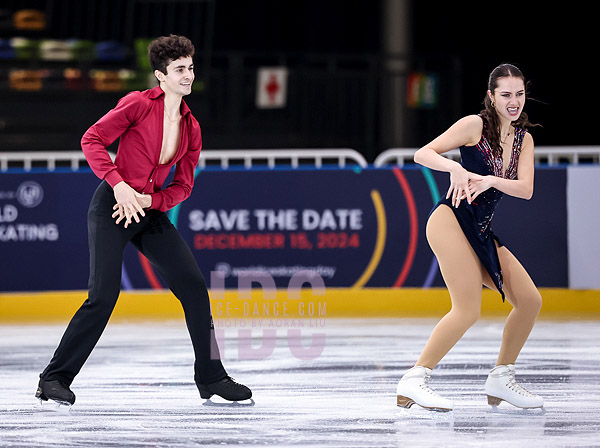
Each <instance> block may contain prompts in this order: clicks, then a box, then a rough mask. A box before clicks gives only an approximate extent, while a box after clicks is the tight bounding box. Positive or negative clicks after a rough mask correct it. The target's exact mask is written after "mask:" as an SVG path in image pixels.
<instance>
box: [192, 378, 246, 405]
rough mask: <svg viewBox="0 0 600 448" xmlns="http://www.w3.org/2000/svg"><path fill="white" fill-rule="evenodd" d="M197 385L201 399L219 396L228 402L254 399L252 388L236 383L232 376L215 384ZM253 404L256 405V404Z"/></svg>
mask: <svg viewBox="0 0 600 448" xmlns="http://www.w3.org/2000/svg"><path fill="white" fill-rule="evenodd" d="M196 385H197V386H198V390H199V391H200V397H202V398H204V399H206V400H208V399H210V398H211V397H212V396H213V395H218V396H219V397H221V398H224V399H225V400H228V401H243V400H249V399H250V398H251V397H252V391H251V390H250V388H248V387H246V386H244V385H243V384H239V383H236V382H235V381H234V380H233V378H231V377H230V376H226V377H225V378H223V379H222V380H219V381H216V382H214V383H210V384H196ZM251 404H254V402H252V403H251Z"/></svg>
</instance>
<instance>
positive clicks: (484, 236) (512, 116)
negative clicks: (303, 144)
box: [397, 64, 544, 411]
mask: <svg viewBox="0 0 600 448" xmlns="http://www.w3.org/2000/svg"><path fill="white" fill-rule="evenodd" d="M524 105H525V79H524V77H523V74H522V73H521V71H520V70H519V69H518V68H517V67H515V66H513V65H510V64H502V65H500V66H498V67H496V68H495V69H494V70H493V71H492V73H491V74H490V77H489V81H488V91H487V93H486V96H485V100H484V106H485V108H484V110H482V111H481V113H480V114H479V115H469V116H467V117H464V118H462V119H460V120H459V121H457V122H456V123H455V124H454V125H452V126H451V127H450V128H449V129H448V130H447V131H445V132H444V133H443V134H442V135H440V136H439V137H437V138H436V139H435V140H433V141H432V142H431V143H429V144H427V145H426V146H424V147H423V148H421V149H419V150H418V151H417V152H416V153H415V157H414V158H415V162H417V163H419V164H421V165H424V166H426V167H428V168H431V169H434V170H438V171H446V172H448V173H450V188H449V189H448V192H447V194H446V197H444V198H442V199H441V200H440V201H439V203H438V204H437V205H436V206H435V207H434V209H433V211H432V212H431V214H430V217H429V220H428V222H427V228H426V234H427V240H428V242H429V245H430V246H431V249H432V250H433V252H434V253H435V255H436V257H437V260H438V263H439V266H440V270H441V273H442V276H443V278H444V281H445V283H446V286H447V288H448V291H449V293H450V298H451V301H452V308H451V310H450V311H449V312H448V314H446V315H445V316H444V317H443V318H442V319H441V320H440V322H439V323H438V324H437V326H436V327H435V328H434V330H433V332H432V333H431V336H430V338H429V341H428V342H427V344H426V346H425V348H424V350H423V352H422V353H421V356H420V357H419V359H418V360H417V362H416V364H415V367H413V368H412V369H410V370H409V371H408V372H407V373H406V374H405V375H404V376H403V377H402V379H401V380H400V381H399V383H398V387H397V403H398V405H399V406H403V407H410V406H411V405H412V404H413V403H417V404H419V405H420V406H423V407H425V408H428V409H434V410H445V411H447V410H452V409H453V407H454V406H453V403H452V402H451V401H450V400H448V399H446V398H444V397H441V396H440V395H438V394H437V393H436V392H434V391H433V390H431V389H430V388H429V385H428V382H429V378H430V374H431V371H432V369H433V368H434V367H435V366H436V365H437V364H438V363H439V362H440V361H441V359H442V358H443V357H444V356H445V355H446V353H448V351H449V350H450V349H451V348H452V347H453V346H454V345H455V344H456V343H457V342H458V341H459V339H460V338H461V337H462V336H463V334H464V333H465V332H466V331H467V330H468V329H469V328H470V327H471V326H472V325H473V324H474V323H475V322H476V321H477V319H478V318H479V315H480V311H481V295H482V285H485V286H487V287H489V288H491V289H493V290H495V291H498V292H499V293H500V294H501V296H502V300H505V299H506V300H507V301H508V302H509V303H510V304H511V305H512V306H513V309H512V311H511V312H510V314H509V316H508V319H507V321H506V324H505V327H504V333H503V337H502V345H501V348H500V353H499V355H498V360H497V363H496V367H494V368H493V369H492V370H491V372H490V374H489V376H488V379H487V381H486V383H485V392H486V394H487V396H488V403H489V404H491V405H494V406H495V405H498V404H499V403H500V402H501V401H502V400H504V401H506V402H508V403H511V404H513V405H514V406H517V407H521V408H536V407H542V406H543V404H544V402H543V399H542V398H541V397H539V396H537V395H535V394H532V393H530V392H528V391H527V390H525V389H524V388H523V387H522V386H520V385H519V384H518V383H516V381H515V368H514V364H515V362H516V360H517V356H518V355H519V352H520V351H521V348H522V347H523V345H524V344H525V341H526V340H527V337H528V336H529V333H530V332H531V329H532V328H533V325H534V323H535V321H536V318H537V316H538V314H539V311H540V308H541V305H542V299H541V296H540V293H539V292H538V290H537V288H536V286H535V285H534V283H533V281H532V280H531V278H530V277H529V275H528V274H527V271H526V270H525V269H524V268H523V266H522V265H521V263H519V261H518V260H517V259H516V258H515V256H514V255H513V254H512V253H511V252H510V251H509V250H508V249H507V248H506V247H505V246H503V245H502V243H501V242H500V240H499V239H498V238H497V237H496V236H495V235H494V233H493V232H492V230H491V227H490V222H491V220H492V216H493V214H494V210H495V208H496V205H497V204H498V201H499V200H500V199H501V198H502V196H503V195H504V194H508V195H510V196H514V197H518V198H522V199H530V198H531V196H532V195H533V176H534V159H533V138H532V137H531V135H530V134H529V133H528V132H527V131H526V129H527V127H528V126H532V125H531V123H530V122H529V120H528V118H527V115H526V114H525V113H524V112H523V106H524ZM453 148H460V152H461V159H462V160H461V163H460V164H459V163H457V162H455V161H452V160H450V159H447V158H445V157H443V156H442V155H441V154H443V153H445V152H447V151H449V150H451V149H453Z"/></svg>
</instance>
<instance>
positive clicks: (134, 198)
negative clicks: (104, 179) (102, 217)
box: [112, 182, 152, 228]
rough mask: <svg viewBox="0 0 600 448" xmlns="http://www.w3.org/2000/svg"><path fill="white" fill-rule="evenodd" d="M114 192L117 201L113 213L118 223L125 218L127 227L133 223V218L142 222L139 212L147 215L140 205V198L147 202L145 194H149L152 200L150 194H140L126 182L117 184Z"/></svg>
mask: <svg viewBox="0 0 600 448" xmlns="http://www.w3.org/2000/svg"><path fill="white" fill-rule="evenodd" d="M113 192H114V195H115V200H116V201H117V203H116V204H115V206H114V207H113V210H115V212H114V213H113V214H112V217H113V218H115V219H116V221H115V223H116V224H119V223H120V222H121V221H123V219H125V228H127V226H129V224H131V220H132V218H133V219H134V220H135V222H140V218H139V216H138V213H139V214H140V215H142V216H146V213H145V212H144V209H143V207H142V206H141V205H140V202H139V199H141V200H142V202H146V201H147V199H146V198H145V196H147V197H148V199H149V200H150V202H152V200H151V198H150V196H148V195H142V194H139V193H138V192H137V191H135V190H134V189H133V188H131V187H130V186H129V185H128V184H126V183H125V182H119V183H118V184H117V185H115V186H114V188H113Z"/></svg>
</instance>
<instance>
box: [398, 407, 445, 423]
mask: <svg viewBox="0 0 600 448" xmlns="http://www.w3.org/2000/svg"><path fill="white" fill-rule="evenodd" d="M396 415H397V416H398V417H402V418H403V419H408V420H412V419H416V420H440V421H452V420H454V411H453V410H447V409H445V410H443V411H437V410H433V409H430V408H424V407H422V406H419V405H418V404H415V405H413V406H411V407H410V408H405V407H401V406H398V407H397V411H396Z"/></svg>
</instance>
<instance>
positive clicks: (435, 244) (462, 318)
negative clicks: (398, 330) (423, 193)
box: [416, 205, 483, 369]
mask: <svg viewBox="0 0 600 448" xmlns="http://www.w3.org/2000/svg"><path fill="white" fill-rule="evenodd" d="M426 233H427V240H428V241H429V245H430V246H431V249H432V250H433V252H434V253H435V256H436V257H437V260H438V263H439V265H440V270H441V272H442V277H443V278H444V281H445V282H446V286H447V287H448V291H449V293H450V299H451V301H452V308H451V310H450V311H449V312H448V314H446V315H445V316H444V317H443V318H442V319H441V320H440V322H439V323H438V324H437V325H436V327H435V328H434V329H433V332H432V333H431V336H430V337H429V341H428V342H427V344H426V346H425V348H424V349H423V352H422V353H421V356H420V357H419V359H418V360H417V363H416V365H417V366H423V367H428V368H430V369H433V368H434V367H435V366H436V365H437V364H438V363H439V362H440V360H441V359H442V358H443V357H444V356H445V355H446V353H448V351H449V350H450V349H451V348H452V347H454V345H455V344H456V343H457V342H458V340H459V339H460V338H461V337H462V336H463V335H464V333H465V332H466V331H467V330H468V329H469V328H470V327H471V326H472V325H473V324H474V323H475V322H476V321H477V319H478V318H479V315H480V312H481V291H482V275H483V267H482V265H481V262H480V261H479V259H478V258H477V255H476V254H475V252H474V251H473V248H472V247H471V245H470V244H469V242H468V241H467V238H466V237H465V234H464V233H463V231H462V229H461V227H460V225H459V224H458V221H457V220H456V217H455V216H454V212H453V211H452V210H451V209H450V208H449V207H448V206H445V205H441V206H439V207H438V208H437V209H436V210H434V212H433V213H432V214H431V217H430V218H429V221H428V223H427V229H426Z"/></svg>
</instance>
